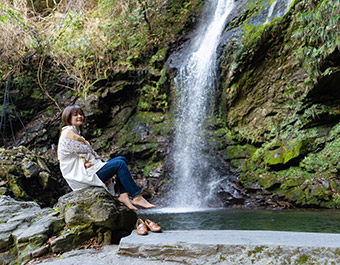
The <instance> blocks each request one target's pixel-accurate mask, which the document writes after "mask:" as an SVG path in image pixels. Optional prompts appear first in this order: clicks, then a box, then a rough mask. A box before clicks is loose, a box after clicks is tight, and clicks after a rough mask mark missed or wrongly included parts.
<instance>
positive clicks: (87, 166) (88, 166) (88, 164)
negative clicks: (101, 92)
mask: <svg viewBox="0 0 340 265" xmlns="http://www.w3.org/2000/svg"><path fill="white" fill-rule="evenodd" d="M84 166H85V168H86V169H88V168H90V167H92V166H94V164H93V163H92V162H85V163H84Z"/></svg>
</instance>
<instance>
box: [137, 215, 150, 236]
mask: <svg viewBox="0 0 340 265" xmlns="http://www.w3.org/2000/svg"><path fill="white" fill-rule="evenodd" d="M136 228H137V234H138V235H141V236H144V235H147V234H148V229H147V227H146V225H145V223H144V222H143V220H142V219H140V218H139V219H138V220H137V224H136Z"/></svg>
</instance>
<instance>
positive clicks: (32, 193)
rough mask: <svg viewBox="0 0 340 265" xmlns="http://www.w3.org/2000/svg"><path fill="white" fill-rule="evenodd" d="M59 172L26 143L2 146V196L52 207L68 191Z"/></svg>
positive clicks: (0, 163) (0, 183)
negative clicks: (54, 170) (15, 145)
mask: <svg viewBox="0 0 340 265" xmlns="http://www.w3.org/2000/svg"><path fill="white" fill-rule="evenodd" d="M58 173H59V172H53V171H52V170H50V169H49V167H48V166H47V162H46V160H45V159H44V157H42V156H41V155H39V154H37V153H35V152H34V151H30V150H29V149H28V148H26V147H24V146H18V147H12V148H9V149H5V148H0V194H1V195H9V196H11V197H12V198H15V199H17V200H24V201H36V202H37V203H38V204H39V205H40V206H43V207H46V206H49V207H51V206H53V205H54V204H55V203H56V202H57V198H59V197H60V196H62V195H64V194H65V190H64V189H63V188H62V184H63V182H65V181H64V180H63V179H61V178H60V176H59V175H58ZM58 176H59V177H58ZM66 190H68V189H66Z"/></svg>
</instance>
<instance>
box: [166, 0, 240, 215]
mask: <svg viewBox="0 0 340 265" xmlns="http://www.w3.org/2000/svg"><path fill="white" fill-rule="evenodd" d="M207 4H208V8H209V10H211V14H210V19H209V20H208V21H206V23H202V25H201V26H200V28H199V29H198V30H197V34H196V37H195V38H194V41H192V43H191V44H190V45H191V46H190V47H189V49H188V50H189V51H190V52H189V53H188V54H186V55H185V56H186V59H185V60H184V62H183V63H182V64H181V66H180V67H179V69H178V72H177V75H176V77H175V80H174V83H175V89H176V98H177V102H176V106H177V107H176V113H175V128H176V129H175V139H174V149H173V159H174V161H173V162H174V171H173V177H174V179H175V182H176V184H175V186H174V187H173V188H172V190H173V193H172V199H171V203H172V205H170V207H176V208H191V209H193V208H204V207H205V206H206V196H205V195H206V194H207V193H209V191H206V190H205V189H204V188H203V187H207V186H209V184H207V183H205V182H204V180H205V179H206V178H207V176H206V175H205V174H206V173H207V168H209V162H208V161H207V159H206V158H205V155H204V151H203V150H204V148H205V146H206V145H205V139H204V135H203V131H204V121H205V119H206V115H207V113H208V112H209V109H211V106H212V104H211V101H212V100H211V99H212V98H213V91H214V85H215V81H216V64H217V63H216V60H217V54H216V50H217V47H218V45H219V40H220V36H221V34H222V32H223V29H224V27H225V23H226V19H227V17H228V15H229V14H230V12H231V11H232V9H233V7H234V0H210V1H208V3H207ZM209 174H212V173H211V172H209Z"/></svg>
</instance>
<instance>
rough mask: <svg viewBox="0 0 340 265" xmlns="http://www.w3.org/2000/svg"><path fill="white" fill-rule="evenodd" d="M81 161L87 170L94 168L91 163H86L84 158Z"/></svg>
mask: <svg viewBox="0 0 340 265" xmlns="http://www.w3.org/2000/svg"><path fill="white" fill-rule="evenodd" d="M82 159H83V162H84V167H85V168H86V169H88V168H90V167H92V166H94V164H93V163H92V162H89V161H86V159H85V157H83V158H82Z"/></svg>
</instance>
